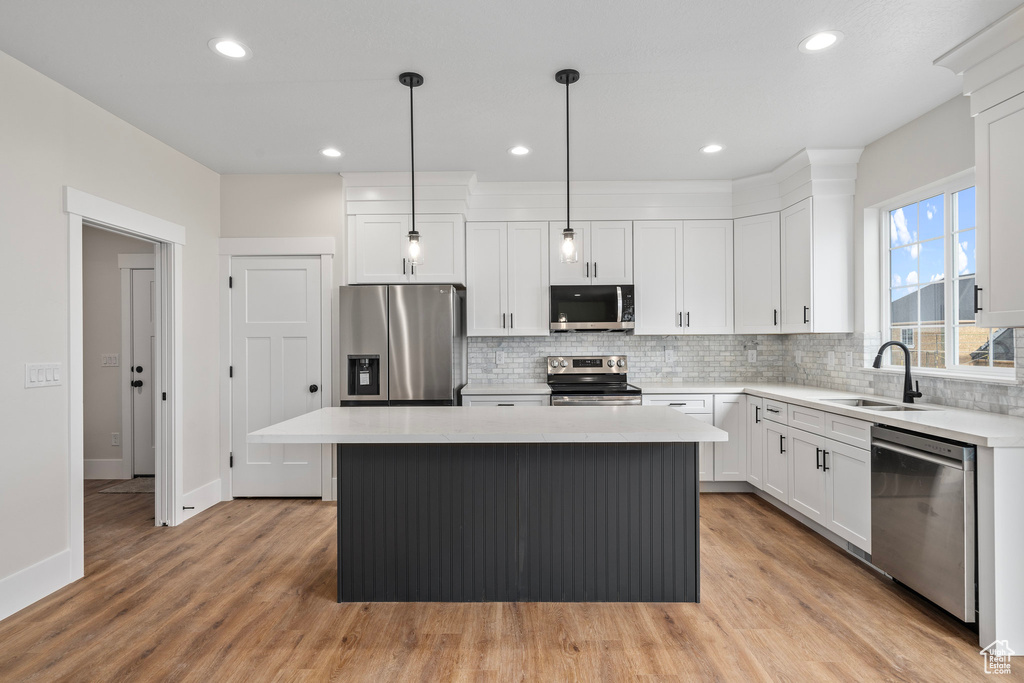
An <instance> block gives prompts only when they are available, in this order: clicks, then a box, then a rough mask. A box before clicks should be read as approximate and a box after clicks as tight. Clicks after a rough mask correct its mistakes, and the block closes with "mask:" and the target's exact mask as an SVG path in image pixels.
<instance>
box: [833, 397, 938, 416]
mask: <svg viewBox="0 0 1024 683" xmlns="http://www.w3.org/2000/svg"><path fill="white" fill-rule="evenodd" d="M821 401H822V402H823V403H836V404H838V405H842V406H850V407H852V408H864V409H865V410H877V411H879V412H894V413H895V412H918V411H922V410H935V408H923V407H919V406H912V405H907V404H906V403H889V402H887V401H879V400H877V399H873V398H865V397H863V396H856V397H854V398H823V399H821Z"/></svg>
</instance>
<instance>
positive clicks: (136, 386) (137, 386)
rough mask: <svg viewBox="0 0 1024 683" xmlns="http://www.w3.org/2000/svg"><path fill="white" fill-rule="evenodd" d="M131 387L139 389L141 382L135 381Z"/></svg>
mask: <svg viewBox="0 0 1024 683" xmlns="http://www.w3.org/2000/svg"><path fill="white" fill-rule="evenodd" d="M132 386H133V387H135V388H136V389H137V388H139V387H141V386H142V380H141V379H137V380H135V381H134V382H132Z"/></svg>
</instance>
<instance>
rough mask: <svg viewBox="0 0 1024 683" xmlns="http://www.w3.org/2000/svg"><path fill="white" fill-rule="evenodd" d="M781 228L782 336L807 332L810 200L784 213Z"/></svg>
mask: <svg viewBox="0 0 1024 683" xmlns="http://www.w3.org/2000/svg"><path fill="white" fill-rule="evenodd" d="M780 221H781V225H782V333H783V334H791V333H793V332H810V331H811V329H812V326H811V325H812V323H811V321H812V320H813V317H812V316H813V315H814V310H813V309H812V308H811V303H812V301H811V280H812V277H813V275H814V271H813V267H814V264H813V262H812V261H813V259H812V256H811V254H812V252H811V239H812V237H811V227H812V224H811V198H810V197H808V198H807V199H805V200H803V201H801V202H797V203H796V204H794V205H793V206H791V207H789V208H788V209H785V210H784V211H783V212H782V214H781V216H780Z"/></svg>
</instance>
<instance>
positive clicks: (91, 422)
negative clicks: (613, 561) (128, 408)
mask: <svg viewBox="0 0 1024 683" xmlns="http://www.w3.org/2000/svg"><path fill="white" fill-rule="evenodd" d="M152 253H153V244H152V243H151V242H146V241H144V240H140V239H135V238H133V237H128V236H127V235H119V234H117V233H114V232H110V231H109V230H101V229H99V228H91V227H88V226H85V227H83V228H82V342H83V343H82V348H83V358H84V360H85V363H84V366H83V368H82V375H83V377H82V380H83V381H82V390H83V395H84V398H85V409H84V417H85V420H84V432H85V449H84V450H85V459H86V460H118V461H120V460H121V456H122V452H123V450H122V447H121V446H112V445H111V444H110V434H111V432H120V431H121V368H120V367H116V368H113V367H103V366H102V365H100V356H101V355H102V354H106V353H118V354H120V355H121V364H122V365H123V364H125V363H127V362H128V361H129V359H130V355H129V354H128V353H126V350H125V349H122V348H121V271H120V269H118V266H117V255H118V254H152ZM85 470H86V471H85V476H86V477H87V478H88V477H89V470H90V468H89V467H88V466H87V467H86V468H85ZM117 472H118V474H117V475H115V476H118V477H119V476H120V465H118V469H117ZM102 478H107V477H105V476H104V477H102Z"/></svg>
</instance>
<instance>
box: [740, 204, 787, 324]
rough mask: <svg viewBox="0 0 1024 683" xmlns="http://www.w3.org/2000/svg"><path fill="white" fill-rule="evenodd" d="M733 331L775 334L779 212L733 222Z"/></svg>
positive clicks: (778, 290)
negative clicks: (734, 328)
mask: <svg viewBox="0 0 1024 683" xmlns="http://www.w3.org/2000/svg"><path fill="white" fill-rule="evenodd" d="M733 233H734V249H733V267H734V272H733V279H734V282H735V301H736V315H735V317H736V334H773V333H776V334H777V333H778V332H779V330H780V327H779V313H780V310H779V309H780V308H781V307H782V289H781V286H782V280H781V274H780V272H779V271H780V268H781V261H780V259H781V243H780V239H781V238H780V235H779V214H778V213H765V214H761V215H759V216H749V217H747V218H738V219H736V220H735V221H734V222H733Z"/></svg>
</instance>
